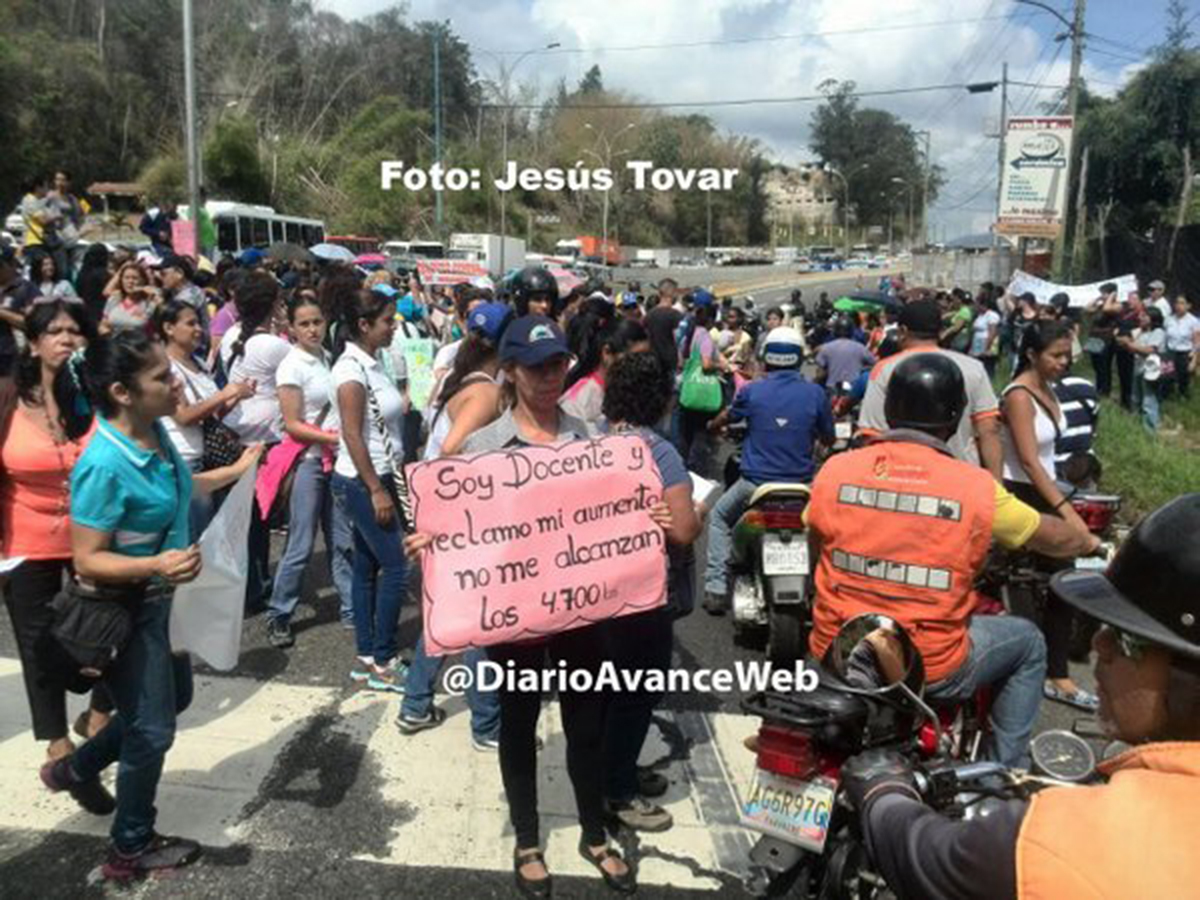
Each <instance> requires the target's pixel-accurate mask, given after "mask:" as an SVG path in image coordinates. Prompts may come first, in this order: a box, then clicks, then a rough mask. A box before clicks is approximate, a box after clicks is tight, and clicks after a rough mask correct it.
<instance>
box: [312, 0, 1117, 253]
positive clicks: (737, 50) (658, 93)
mask: <svg viewBox="0 0 1200 900" xmlns="http://www.w3.org/2000/svg"><path fill="white" fill-rule="evenodd" d="M320 5H321V7H322V8H324V9H328V10H331V11H333V12H337V13H338V14H340V15H343V16H346V17H355V16H361V15H366V14H370V13H372V12H376V11H378V10H380V9H383V8H385V7H387V6H389V5H391V4H390V3H389V2H387V0H322V2H321V4H320ZM1001 16H1007V17H1010V18H998V17H1001ZM410 17H411V18H412V19H413V20H420V19H439V20H449V21H450V23H451V25H452V27H453V28H454V30H455V32H456V33H457V34H458V35H459V36H460V37H461V38H462V39H463V40H465V41H466V42H467V43H469V44H470V45H471V46H472V48H474V49H475V50H477V51H482V50H492V51H495V50H522V49H528V48H533V47H539V46H543V45H545V44H547V43H549V42H552V41H558V42H560V43H561V44H562V45H563V47H564V48H582V49H584V50H585V51H587V52H584V53H561V52H560V53H548V54H538V55H535V56H532V57H530V58H528V59H526V60H525V61H524V62H523V63H522V64H521V66H520V67H519V69H518V70H517V72H516V74H515V76H514V78H515V80H516V81H517V82H519V83H522V84H531V85H534V86H536V87H537V88H538V90H540V91H541V92H543V93H545V92H548V91H549V90H551V89H552V88H553V86H554V84H555V83H556V82H557V81H558V79H559V78H565V79H566V80H567V82H568V83H569V84H570V83H574V82H576V81H578V79H579V78H581V77H582V76H583V73H584V72H586V71H587V69H588V68H590V67H591V66H592V65H593V64H599V65H600V67H601V70H602V72H603V75H604V82H605V84H606V85H607V86H608V87H610V88H614V89H619V90H621V91H624V92H628V93H631V94H634V95H637V96H639V97H642V98H645V99H647V100H656V101H666V100H689V99H695V100H716V99H742V98H753V97H784V96H800V95H811V94H815V93H817V90H816V88H817V85H818V84H819V83H821V82H822V81H824V80H825V79H828V78H834V79H839V80H846V79H849V80H853V81H855V82H856V83H857V84H858V86H859V89H860V90H864V91H869V90H889V89H894V88H905V87H912V86H923V85H933V84H945V83H969V82H978V81H991V80H998V79H999V78H1000V65H1001V62H1003V61H1005V60H1007V61H1008V63H1009V77H1010V79H1012V80H1014V81H1025V82H1041V83H1044V84H1053V85H1063V84H1065V83H1066V81H1067V71H1068V68H1069V66H1068V57H1069V47H1063V48H1062V50H1061V52H1058V55H1057V57H1056V58H1054V55H1055V53H1056V51H1058V50H1059V46H1058V45H1055V44H1053V42H1052V41H1051V40H1050V38H1047V37H1044V36H1043V35H1042V34H1041V33H1039V31H1037V30H1035V29H1034V27H1033V24H1037V25H1038V26H1039V27H1040V28H1042V29H1043V30H1044V31H1045V32H1046V33H1052V32H1051V30H1050V27H1049V25H1048V24H1047V21H1046V17H1045V16H1044V15H1040V14H1037V13H1036V12H1035V11H1032V10H1029V9H1028V8H1027V7H1020V6H1017V5H1016V4H1015V3H1014V2H1013V0H855V2H847V0H804V2H800V0H795V2H791V0H700V2H697V0H653V2H650V0H606V2H603V3H581V2H579V0H496V2H489V0H455V2H449V0H412V2H411V5H410ZM946 20H954V22H955V24H948V25H942V26H939V27H936V28H898V27H896V26H905V25H911V24H916V23H924V22H933V21H946ZM962 20H973V21H962ZM881 27H883V28H887V29H889V30H878V29H880V28H881ZM837 31H841V32H854V31H857V33H842V34H829V32H837ZM813 32H822V33H823V34H824V36H819V37H815V36H810V37H804V38H799V39H790V40H778V41H761V42H754V43H725V44H721V45H718V46H702V47H671V48H660V49H650V50H636V51H622V50H620V49H617V48H620V47H627V46H629V45H646V44H678V43H693V42H704V41H728V40H730V39H733V38H747V37H766V36H774V35H794V34H810V35H811V34H812V33H813ZM504 58H505V59H506V60H508V61H510V62H511V61H512V59H513V57H512V56H507V57H504ZM1052 58H1054V61H1053V64H1051V59H1052ZM476 63H477V66H478V68H479V69H480V71H481V74H484V75H489V76H493V77H494V76H495V74H496V73H497V70H498V63H497V59H496V57H489V56H488V55H486V54H484V53H482V52H477V54H476ZM1113 65H1114V66H1117V65H1119V64H1118V63H1114V64H1113ZM1129 68H1131V67H1129ZM1084 73H1085V75H1087V76H1090V77H1093V78H1096V79H1098V80H1103V81H1110V82H1121V81H1123V80H1124V77H1125V76H1126V72H1123V71H1121V70H1120V69H1117V68H1111V69H1110V68H1097V67H1095V66H1094V65H1093V62H1092V60H1090V59H1089V60H1088V61H1087V63H1086V64H1085V68H1084ZM1103 89H1104V88H1103V87H1102V86H1100V85H1097V90H1103ZM1052 97H1053V92H1052V91H1031V90H1030V89H1029V88H1026V87H1016V86H1014V87H1013V88H1011V89H1010V92H1009V105H1010V110H1011V111H1013V112H1025V113H1028V112H1034V111H1037V104H1038V103H1039V102H1041V101H1046V100H1050V99H1051V98H1052ZM862 102H863V104H864V105H871V106H876V107H879V108H883V109H887V110H889V111H891V112H893V113H895V114H897V115H899V116H901V117H902V118H904V119H905V120H906V121H908V122H910V123H911V124H912V125H913V127H914V128H917V129H924V128H928V129H929V130H930V131H931V132H932V149H933V157H934V161H935V162H937V163H938V164H940V165H942V166H943V167H944V168H945V169H946V170H947V172H948V174H949V176H950V182H949V184H948V185H947V186H946V188H945V189H944V191H943V193H944V199H943V201H941V203H940V204H939V207H941V208H940V209H939V207H935V208H934V211H933V219H934V221H935V222H938V221H941V222H943V223H945V225H946V230H947V233H948V234H949V235H950V236H954V235H956V234H962V233H966V232H969V231H982V230H986V228H987V227H988V225H989V224H990V222H991V215H990V213H989V211H988V209H989V203H990V202H992V200H994V196H995V189H994V184H995V171H996V161H995V160H996V142H995V140H991V139H988V138H987V137H986V135H985V127H986V126H990V127H991V128H992V129H993V130H994V129H995V127H996V124H997V120H998V116H999V96H998V92H995V93H991V94H979V95H967V94H966V92H965V91H963V92H957V91H941V92H931V93H924V94H910V95H900V96H892V97H876V98H865V99H864V100H863V101H862ZM814 108H815V104H813V103H806V104H786V105H785V104H780V105H755V106H739V107H716V108H709V109H706V110H701V111H703V112H705V113H706V114H707V115H709V116H711V117H712V119H713V120H714V121H716V122H717V123H718V124H719V126H720V127H722V128H723V129H726V130H730V131H735V132H738V133H742V134H747V135H750V136H753V137H756V138H758V139H760V140H761V141H762V142H763V143H764V144H766V145H767V146H768V147H769V148H770V150H771V152H772V154H773V156H774V157H775V158H778V159H781V160H783V161H785V162H789V163H794V162H797V161H799V160H802V159H807V158H810V152H809V150H808V147H807V138H808V122H809V117H810V116H811V114H812V111H813V109H814ZM989 184H990V185H991V186H990V187H989ZM964 201H965V202H964ZM956 204H959V205H960V206H959V208H957V209H951V207H954V206H955V205H956Z"/></svg>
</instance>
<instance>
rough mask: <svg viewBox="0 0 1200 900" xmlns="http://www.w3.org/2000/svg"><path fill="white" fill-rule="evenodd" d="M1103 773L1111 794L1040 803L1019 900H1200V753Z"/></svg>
mask: <svg viewBox="0 0 1200 900" xmlns="http://www.w3.org/2000/svg"><path fill="white" fill-rule="evenodd" d="M1099 768H1100V771H1101V773H1103V774H1105V775H1111V776H1112V777H1111V778H1110V780H1109V782H1108V784H1106V785H1102V786H1098V787H1062V788H1050V789H1049V790H1045V791H1041V792H1039V793H1038V794H1037V795H1036V796H1034V798H1033V802H1032V803H1031V804H1030V806H1029V810H1028V812H1026V813H1025V819H1024V820H1023V821H1022V823H1021V831H1020V834H1019V835H1018V837H1017V894H1018V896H1019V897H1020V898H1021V900H1060V898H1068V897H1111V898H1113V900H1118V898H1119V900H1125V898H1128V897H1162V898H1167V897H1172V898H1174V897H1195V896H1196V884H1197V881H1196V879H1197V876H1198V875H1200V866H1198V865H1197V863H1196V851H1195V846H1196V834H1197V832H1200V744H1198V743H1195V742H1187V741H1178V742H1170V743H1162V744H1146V745H1144V746H1142V747H1137V748H1135V749H1133V750H1130V751H1128V752H1126V753H1122V754H1121V755H1120V756H1117V757H1114V758H1113V759H1109V760H1106V761H1104V762H1103V763H1101V764H1100V766H1099Z"/></svg>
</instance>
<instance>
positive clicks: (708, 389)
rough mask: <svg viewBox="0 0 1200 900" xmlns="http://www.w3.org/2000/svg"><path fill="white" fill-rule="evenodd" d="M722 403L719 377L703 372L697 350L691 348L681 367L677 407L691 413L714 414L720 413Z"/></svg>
mask: <svg viewBox="0 0 1200 900" xmlns="http://www.w3.org/2000/svg"><path fill="white" fill-rule="evenodd" d="M722 402H723V394H722V391H721V376H720V375H718V374H717V373H716V372H705V371H704V364H703V363H702V362H701V361H700V350H699V348H698V347H694V348H692V355H691V356H689V357H688V360H687V362H686V363H684V365H683V379H682V381H681V382H680V385H679V405H680V406H682V407H683V408H684V409H689V410H691V411H692V412H702V413H715V412H720V410H721V405H722Z"/></svg>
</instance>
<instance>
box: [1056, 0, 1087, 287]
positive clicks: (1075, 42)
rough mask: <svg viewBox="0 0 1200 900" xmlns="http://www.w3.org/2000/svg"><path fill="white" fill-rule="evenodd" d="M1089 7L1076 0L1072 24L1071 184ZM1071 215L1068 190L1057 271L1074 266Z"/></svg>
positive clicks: (1069, 168) (1068, 95) (1070, 101)
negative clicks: (1085, 17) (1070, 243)
mask: <svg viewBox="0 0 1200 900" xmlns="http://www.w3.org/2000/svg"><path fill="white" fill-rule="evenodd" d="M1086 7H1087V0H1075V21H1074V22H1073V23H1072V25H1071V82H1070V91H1069V93H1068V94H1067V115H1069V116H1070V117H1071V129H1072V141H1071V152H1070V154H1069V158H1068V161H1067V179H1068V180H1067V184H1068V185H1069V184H1070V183H1071V182H1070V178H1071V173H1072V172H1073V171H1074V170H1075V156H1076V151H1075V148H1076V145H1077V144H1078V143H1079V141H1078V140H1075V139H1074V138H1075V137H1077V136H1078V134H1079V129H1078V122H1077V121H1076V118H1075V116H1076V113H1078V112H1079V68H1080V66H1081V65H1083V13H1084V9H1085V8H1086ZM1070 216H1071V201H1070V191H1068V192H1067V205H1066V208H1065V209H1064V210H1063V227H1062V233H1061V234H1060V236H1059V241H1058V246H1059V248H1060V249H1059V251H1058V253H1056V254H1055V255H1056V256H1057V257H1058V266H1057V267H1056V271H1059V272H1064V271H1065V272H1071V271H1072V270H1073V269H1074V268H1075V266H1074V259H1075V247H1074V246H1072V247H1071V248H1070V250H1069V251H1068V249H1067V233H1068V232H1067V227H1068V224H1069V219H1070Z"/></svg>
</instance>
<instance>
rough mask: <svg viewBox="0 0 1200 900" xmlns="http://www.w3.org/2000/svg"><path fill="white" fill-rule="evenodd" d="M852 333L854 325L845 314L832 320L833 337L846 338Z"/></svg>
mask: <svg viewBox="0 0 1200 900" xmlns="http://www.w3.org/2000/svg"><path fill="white" fill-rule="evenodd" d="M853 334H854V325H853V324H852V323H851V322H850V320H849V319H848V318H846V317H845V316H838V317H837V318H836V319H834V320H833V336H834V337H835V338H848V337H850V336H851V335H853Z"/></svg>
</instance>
